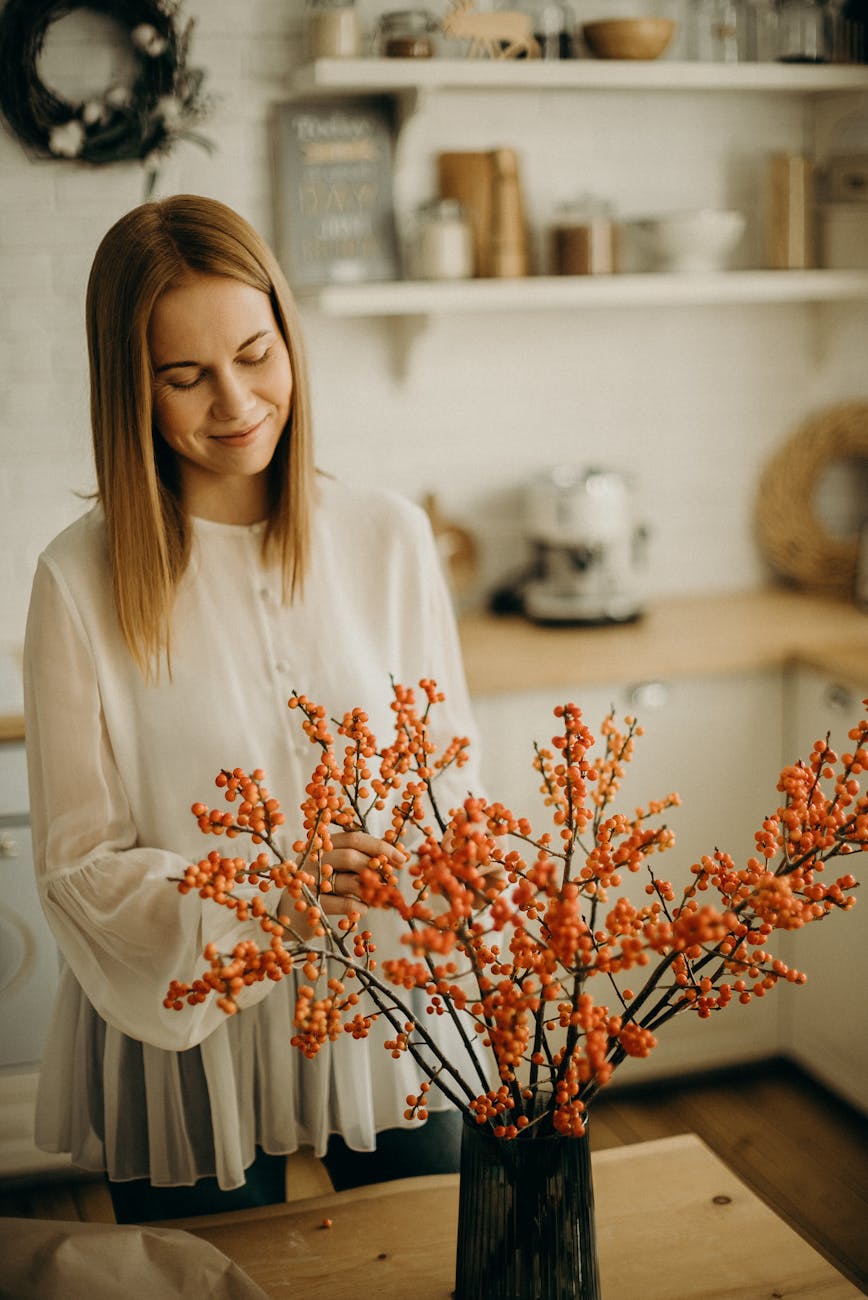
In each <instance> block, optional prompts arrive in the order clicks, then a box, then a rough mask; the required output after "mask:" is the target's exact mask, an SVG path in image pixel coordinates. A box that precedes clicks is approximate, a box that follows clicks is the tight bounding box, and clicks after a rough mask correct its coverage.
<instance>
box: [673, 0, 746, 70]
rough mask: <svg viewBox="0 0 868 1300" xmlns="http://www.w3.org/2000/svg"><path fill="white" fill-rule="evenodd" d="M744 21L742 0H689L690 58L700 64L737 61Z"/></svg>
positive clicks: (688, 33) (688, 47)
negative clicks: (740, 33) (740, 32)
mask: <svg viewBox="0 0 868 1300" xmlns="http://www.w3.org/2000/svg"><path fill="white" fill-rule="evenodd" d="M743 23H744V15H743V12H742V9H741V3H740V0H688V10H687V57H688V58H689V59H693V60H695V61H696V62H699V63H737V62H738V60H739V31H740V29H741V28H742V26H743Z"/></svg>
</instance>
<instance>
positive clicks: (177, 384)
mask: <svg viewBox="0 0 868 1300" xmlns="http://www.w3.org/2000/svg"><path fill="white" fill-rule="evenodd" d="M204 378H205V372H204V371H200V372H199V374H198V375H197V376H196V378H195V379H191V380H189V381H188V382H187V383H186V384H185V383H182V382H181V380H180V379H167V380H166V382H167V384H168V385H169V387H170V388H177V389H179V390H181V391H185V390H186V389H188V388H197V387H198V386H199V384H201V383H202V380H203V379H204Z"/></svg>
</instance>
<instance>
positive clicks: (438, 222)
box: [416, 199, 474, 280]
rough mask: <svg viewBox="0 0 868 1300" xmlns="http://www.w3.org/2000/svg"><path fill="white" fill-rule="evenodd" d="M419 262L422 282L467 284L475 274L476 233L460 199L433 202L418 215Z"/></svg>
mask: <svg viewBox="0 0 868 1300" xmlns="http://www.w3.org/2000/svg"><path fill="white" fill-rule="evenodd" d="M417 221H418V225H417V237H416V262H417V274H418V275H419V277H420V279H422V280H466V279H469V278H470V277H471V276H472V275H473V272H474V265H473V232H472V230H471V227H470V222H469V221H468V220H467V216H466V214H465V211H464V205H463V204H462V203H459V201H458V200H457V199H433V200H432V201H431V202H430V203H426V204H423V206H422V207H421V208H419V210H418V213H417Z"/></svg>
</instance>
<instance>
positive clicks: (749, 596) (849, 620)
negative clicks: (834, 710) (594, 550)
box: [459, 588, 868, 695]
mask: <svg viewBox="0 0 868 1300" xmlns="http://www.w3.org/2000/svg"><path fill="white" fill-rule="evenodd" d="M459 633H460V636H461V644H462V648H463V652H464V663H465V667H466V670H467V679H468V683H469V685H470V690H471V693H472V694H473V695H486V694H496V693H498V692H508V691H522V690H534V689H557V688H559V687H564V688H567V689H569V688H574V687H579V686H591V685H595V684H602V683H607V682H613V681H617V682H625V683H631V682H643V681H653V680H657V679H667V678H673V677H695V676H714V675H719V674H729V673H741V672H754V671H758V670H761V669H765V668H781V667H783V666H784V665H785V664H787V663H788V662H792V661H794V660H798V661H799V662H801V663H804V664H808V665H810V666H812V667H815V668H819V669H821V670H822V671H823V672H826V673H828V674H830V675H831V676H833V677H840V678H842V679H844V680H847V681H854V682H856V683H857V684H861V683H863V682H864V683H868V613H865V612H863V611H861V610H859V609H857V608H856V606H854V605H851V604H847V603H845V602H843V601H839V600H830V599H827V598H824V597H819V596H807V595H803V594H801V593H798V592H793V591H787V590H784V589H781V588H764V589H761V590H757V591H751V592H739V593H734V594H725V595H711V596H696V595H691V596H683V597H669V598H666V599H660V600H657V601H654V602H653V603H652V604H651V606H650V607H649V609H648V610H647V612H646V613H645V615H644V616H643V617H642V618H641V619H639V620H637V621H636V622H635V623H629V624H621V625H619V626H611V625H610V626H606V627H591V628H551V627H540V626H537V625H535V624H533V623H529V622H527V621H526V620H525V619H523V618H520V617H515V616H510V617H498V616H494V615H490V614H473V615H466V616H465V617H463V618H462V619H461V620H460V622H459Z"/></svg>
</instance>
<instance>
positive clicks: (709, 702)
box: [475, 672, 782, 1083]
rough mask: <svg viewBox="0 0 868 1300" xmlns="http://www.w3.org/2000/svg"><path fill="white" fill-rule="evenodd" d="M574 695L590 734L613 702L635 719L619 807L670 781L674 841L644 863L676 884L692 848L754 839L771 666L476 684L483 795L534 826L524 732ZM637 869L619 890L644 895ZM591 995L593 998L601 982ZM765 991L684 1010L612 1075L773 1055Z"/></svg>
mask: <svg viewBox="0 0 868 1300" xmlns="http://www.w3.org/2000/svg"><path fill="white" fill-rule="evenodd" d="M567 700H575V702H576V703H577V704H579V705H580V706H581V707H582V710H583V713H584V715H585V720H586V721H587V723H588V725H589V726H590V728H591V730H592V732H594V734H596V735H598V734H599V723H600V721H601V720H602V718H603V717H604V716H605V714H606V713H608V711H609V709H610V708H611V707H612V706H614V708H615V710H616V713H617V714H618V716H619V717H623V715H624V714H625V713H632V714H634V715H635V716H636V717H638V719H639V721H640V723H641V725H642V726H643V728H644V735H643V736H642V737H641V738H639V739H638V740H637V743H636V753H635V757H634V759H633V761H632V763H631V764H630V765H629V767H628V769H627V775H626V779H625V781H624V784H623V787H622V795H621V798H620V800H619V802H618V806H619V807H620V808H623V809H624V810H625V811H630V810H632V809H633V808H634V807H635V806H637V805H642V806H647V804H648V803H649V801H650V800H652V799H656V798H659V797H661V796H663V795H666V794H668V793H669V792H670V791H673V790H675V791H677V792H678V793H679V795H680V796H681V799H682V805H681V807H679V808H674V809H671V810H670V812H669V813H668V816H667V824H668V825H670V826H671V827H672V829H673V830H674V831H675V836H676V844H675V848H674V849H672V850H671V851H670V852H669V853H667V854H664V855H658V856H657V857H656V858H655V859H654V860H653V866H654V869H655V874H656V875H657V876H658V877H659V876H662V877H663V878H665V879H669V880H671V881H672V883H673V885H674V886H675V888H676V891H678V890H680V889H681V888H683V887H684V886H685V885H686V884H687V883H688V881H689V878H690V870H689V869H690V866H691V864H692V863H694V862H695V861H697V860H698V858H699V857H700V856H701V855H702V854H703V853H709V852H713V851H714V849H715V848H721V849H725V850H726V851H727V852H729V853H731V854H732V855H733V857H734V858H735V859H736V861H740V860H741V861H743V860H744V859H745V858H746V857H747V856H749V855H750V854H751V853H752V852H753V849H754V840H753V834H754V831H755V830H757V829H758V827H759V826H760V824H761V822H762V819H763V817H764V816H766V814H767V813H768V812H769V811H771V810H772V809H773V808H774V807H775V805H776V800H777V793H776V790H775V786H776V783H777V776H778V772H779V770H780V727H781V705H782V683H781V676H780V673H779V672H770V673H756V674H751V675H744V676H727V677H715V678H700V679H691V680H679V681H669V682H640V681H637V682H636V683H633V684H624V683H615V684H612V685H606V686H593V687H590V688H587V687H583V686H580V685H576V686H573V687H571V688H570V689H568V690H565V691H560V692H558V693H557V694H556V695H555V694H554V693H552V692H549V691H522V692H515V693H509V694H504V695H491V696H480V697H479V698H477V699H476V700H475V707H476V713H477V718H478V721H479V725H480V729H481V732H482V744H483V751H482V760H483V774H484V778H485V780H486V782H487V790H488V793H489V795H491V796H492V797H494V798H498V799H502V800H503V801H504V802H505V803H506V804H507V805H509V806H510V807H511V808H512V809H513V811H515V812H516V813H524V814H525V815H527V816H529V817H530V818H531V820H532V821H533V823H534V826H535V828H538V829H543V828H545V826H546V821H545V817H544V809H543V805H542V797H541V796H540V795H539V794H538V793H537V789H536V785H537V783H536V780H535V773H534V772H533V771H532V769H531V758H532V742H533V740H534V738H536V739H538V740H540V741H541V742H543V743H548V742H549V740H550V738H551V737H552V736H553V735H554V734H555V731H556V725H555V719H554V718H553V717H552V709H553V707H554V706H555V705H556V704H558V703H564V702H565V701H567ZM646 880H647V877H646V876H645V874H644V873H641V874H640V875H639V876H636V877H629V878H628V880H627V881H626V882H625V886H624V891H623V892H626V893H628V894H629V896H630V897H632V898H634V899H635V900H636V901H640V900H641V901H644V898H645V895H644V886H645V883H646ZM596 996H597V997H598V998H600V999H601V1000H602V999H603V998H604V993H603V990H602V989H598V990H596ZM775 996H776V995H774V996H771V997H767V998H765V999H762V1000H759V1001H758V1000H755V1001H754V1002H752V1003H751V1005H750V1006H748V1007H742V1006H739V1005H731V1006H730V1007H729V1008H727V1010H726V1011H724V1012H721V1013H719V1014H718V1015H715V1016H713V1017H712V1018H711V1019H710V1020H708V1021H700V1020H698V1018H697V1017H696V1016H694V1015H691V1014H690V1013H685V1014H683V1015H681V1016H678V1017H676V1018H675V1019H674V1020H673V1021H670V1022H669V1024H667V1025H666V1026H664V1028H663V1029H662V1030H661V1033H660V1037H659V1042H658V1046H657V1048H656V1049H655V1050H654V1052H653V1053H652V1054H651V1056H650V1057H648V1058H647V1059H645V1060H642V1061H627V1062H625V1063H624V1065H623V1066H622V1067H621V1068H620V1069H619V1071H618V1075H617V1081H618V1082H623V1083H627V1082H641V1081H642V1080H643V1079H650V1078H652V1077H659V1076H663V1075H671V1074H675V1073H679V1072H682V1071H684V1070H698V1069H708V1068H711V1067H714V1066H723V1065H730V1064H735V1063H737V1062H740V1061H745V1060H749V1059H758V1058H761V1057H764V1056H770V1055H774V1054H775V1053H776V1052H777V1051H778V1050H779V1041H778V1012H777V1009H776V1007H775Z"/></svg>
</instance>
